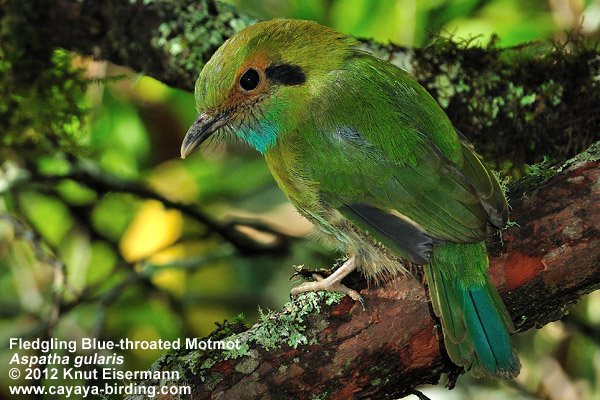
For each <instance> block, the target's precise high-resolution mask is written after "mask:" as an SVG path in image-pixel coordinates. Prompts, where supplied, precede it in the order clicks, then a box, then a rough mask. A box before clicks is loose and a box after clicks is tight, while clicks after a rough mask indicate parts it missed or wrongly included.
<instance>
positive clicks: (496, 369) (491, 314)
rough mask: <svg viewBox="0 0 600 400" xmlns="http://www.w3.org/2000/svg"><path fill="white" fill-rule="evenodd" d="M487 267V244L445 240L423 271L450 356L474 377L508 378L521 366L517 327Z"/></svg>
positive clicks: (515, 373) (514, 374)
mask: <svg viewBox="0 0 600 400" xmlns="http://www.w3.org/2000/svg"><path fill="white" fill-rule="evenodd" d="M487 267H488V258H487V252H486V248H485V243H483V242H481V243H477V244H458V243H447V244H444V245H441V246H435V248H434V252H433V256H432V257H431V262H430V263H429V264H428V265H426V266H425V274H426V277H427V282H428V285H429V293H430V295H431V299H432V303H433V309H434V311H435V314H436V315H437V316H438V317H439V318H440V320H441V322H442V331H443V333H444V343H445V345H446V350H447V352H448V355H449V356H450V359H451V360H452V361H453V362H454V363H455V364H457V365H460V366H463V367H464V368H465V369H466V370H469V369H470V371H471V374H472V375H473V376H475V377H483V376H491V377H495V378H504V379H509V378H513V377H515V376H517V375H518V374H519V370H520V368H521V364H520V363H519V360H518V358H517V355H516V353H515V350H514V348H513V346H512V343H511V341H510V338H509V333H512V332H513V331H514V326H513V323H512V320H511V318H510V315H508V312H507V311H506V308H505V307H504V304H503V303H502V300H501V299H500V295H499V294H498V292H497V291H496V288H495V287H494V286H493V285H492V283H491V281H490V279H489V277H488V274H487Z"/></svg>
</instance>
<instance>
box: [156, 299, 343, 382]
mask: <svg viewBox="0 0 600 400" xmlns="http://www.w3.org/2000/svg"><path fill="white" fill-rule="evenodd" d="M344 296H345V295H344V294H342V293H336V292H308V293H303V294H301V295H299V296H297V297H296V298H294V300H293V301H290V302H289V303H286V304H285V305H284V307H283V311H281V312H277V313H275V312H267V313H264V312H263V311H262V310H260V309H259V313H260V321H259V322H258V323H257V324H255V325H254V326H253V327H251V328H250V329H246V326H245V324H244V322H243V316H241V315H240V316H238V318H236V320H235V321H234V322H231V323H230V322H227V321H225V322H224V323H222V324H218V326H219V327H218V329H217V330H216V331H215V332H213V333H212V334H211V335H210V338H211V339H212V340H224V341H236V340H239V342H240V348H239V349H232V350H207V351H201V350H198V351H191V352H189V351H186V350H176V351H173V352H171V353H169V354H166V355H164V356H163V357H162V358H161V359H160V360H158V361H157V362H156V363H155V365H154V368H157V369H163V370H168V369H170V368H172V367H174V366H180V367H182V368H184V369H187V370H188V371H189V373H190V374H192V375H194V376H196V377H199V378H200V379H201V380H202V382H204V384H205V386H207V385H208V386H210V385H216V384H217V383H218V382H220V380H222V377H221V376H220V374H218V373H215V372H212V371H211V370H210V368H212V367H213V366H214V365H215V364H217V363H219V362H223V361H227V360H235V359H238V358H240V357H243V359H242V360H241V361H239V362H238V363H237V364H236V366H235V370H236V371H237V372H239V373H243V374H250V373H252V371H254V370H255V369H256V368H257V367H258V364H259V361H258V358H259V350H263V351H271V350H273V349H277V348H280V347H282V346H290V347H292V348H297V347H298V346H300V345H304V344H309V343H316V339H317V338H316V335H318V333H319V332H320V331H322V329H325V327H326V325H323V321H320V320H318V317H319V312H320V311H321V309H322V308H323V307H324V306H328V305H332V304H336V303H339V301H340V300H341V299H342V298H343V297H344ZM309 319H311V326H312V327H313V328H314V326H315V324H317V325H319V328H318V329H313V330H312V331H314V333H312V332H310V331H309V330H308V327H307V322H308V320H309ZM350 361H351V360H349V361H348V362H350ZM292 362H294V363H297V362H298V360H297V359H294V360H293V361H292ZM278 368H279V371H280V372H285V370H286V369H287V368H288V366H287V365H280V366H279V367H278ZM208 386H207V387H208Z"/></svg>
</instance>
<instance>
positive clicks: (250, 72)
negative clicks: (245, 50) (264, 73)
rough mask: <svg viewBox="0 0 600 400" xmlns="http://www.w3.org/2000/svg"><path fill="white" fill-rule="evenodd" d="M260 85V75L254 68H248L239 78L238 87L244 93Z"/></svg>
mask: <svg viewBox="0 0 600 400" xmlns="http://www.w3.org/2000/svg"><path fill="white" fill-rule="evenodd" d="M259 83H260V74H259V73H258V71H257V70H255V69H254V68H248V69H247V70H246V72H244V73H243V74H242V76H241V77H240V86H241V87H242V89H244V90H245V91H246V92H249V91H251V90H254V89H256V88H257V87H258V84H259Z"/></svg>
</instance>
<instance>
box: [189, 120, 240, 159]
mask: <svg viewBox="0 0 600 400" xmlns="http://www.w3.org/2000/svg"><path fill="white" fill-rule="evenodd" d="M227 122H229V118H228V115H227V114H226V113H223V114H220V115H217V116H214V117H213V116H210V115H208V114H206V113H205V112H204V111H202V112H201V113H200V115H198V118H196V120H195V121H194V123H193V124H192V126H190V129H188V131H187V133H186V134H185V138H183V143H181V158H183V159H185V158H186V157H187V156H189V155H190V153H191V152H192V151H194V149H195V148H196V147H198V146H200V145H201V144H202V142H204V141H205V140H206V139H208V138H209V136H210V135H212V134H213V133H215V132H216V131H217V130H218V129H219V128H221V127H223V126H225V125H226V124H227Z"/></svg>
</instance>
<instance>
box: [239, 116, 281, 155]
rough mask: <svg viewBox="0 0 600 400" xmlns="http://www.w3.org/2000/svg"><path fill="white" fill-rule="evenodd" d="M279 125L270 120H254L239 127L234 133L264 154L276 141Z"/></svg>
mask: <svg viewBox="0 0 600 400" xmlns="http://www.w3.org/2000/svg"><path fill="white" fill-rule="evenodd" d="M278 131H279V126H278V125H277V124H275V123H274V122H271V121H261V122H255V123H254V124H252V125H249V126H244V127H241V128H240V129H239V130H238V131H237V132H236V133H237V135H238V136H239V137H240V138H242V139H244V140H245V141H246V142H247V143H248V144H249V145H250V146H252V147H254V148H255V149H256V150H258V151H259V152H260V153H261V154H263V155H264V154H265V152H266V151H267V149H268V148H269V147H272V146H275V144H276V143H277V132H278Z"/></svg>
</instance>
